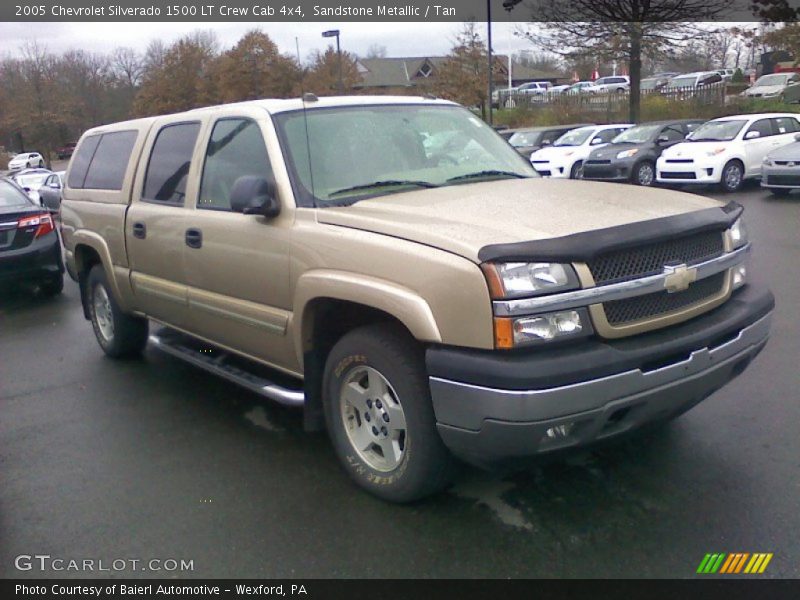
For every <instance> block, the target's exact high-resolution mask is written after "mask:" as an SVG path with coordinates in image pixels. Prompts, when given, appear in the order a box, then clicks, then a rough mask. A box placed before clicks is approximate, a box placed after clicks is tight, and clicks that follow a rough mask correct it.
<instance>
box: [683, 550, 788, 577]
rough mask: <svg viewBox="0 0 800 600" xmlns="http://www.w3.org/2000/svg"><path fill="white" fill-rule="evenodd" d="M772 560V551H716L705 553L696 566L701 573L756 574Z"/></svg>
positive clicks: (764, 569) (763, 569) (761, 571)
mask: <svg viewBox="0 0 800 600" xmlns="http://www.w3.org/2000/svg"><path fill="white" fill-rule="evenodd" d="M771 560H772V552H769V553H766V552H756V553H754V554H750V553H748V552H734V553H732V554H725V553H716V554H706V555H705V556H704V557H703V560H701V561H700V566H699V567H697V572H698V573H700V574H703V575H706V574H714V573H720V574H725V575H736V574H739V573H747V574H751V575H753V574H758V573H763V572H764V571H766V569H767V565H768V564H769V561H771Z"/></svg>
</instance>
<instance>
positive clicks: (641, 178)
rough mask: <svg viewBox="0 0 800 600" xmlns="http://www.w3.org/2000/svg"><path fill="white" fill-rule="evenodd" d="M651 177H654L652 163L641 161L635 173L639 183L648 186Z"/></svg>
mask: <svg viewBox="0 0 800 600" xmlns="http://www.w3.org/2000/svg"><path fill="white" fill-rule="evenodd" d="M653 179H655V172H654V170H653V165H651V164H650V163H642V164H641V165H639V170H638V173H637V180H638V183H639V185H642V186H650V185H653Z"/></svg>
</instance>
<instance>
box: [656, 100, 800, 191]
mask: <svg viewBox="0 0 800 600" xmlns="http://www.w3.org/2000/svg"><path fill="white" fill-rule="evenodd" d="M797 132H800V121H798V115H796V114H792V113H766V114H756V115H736V116H732V117H723V118H721V119H714V120H713V121H709V122H708V123H705V124H703V125H701V126H700V127H698V128H697V129H695V130H694V131H693V132H692V133H690V134H689V136H687V138H686V141H685V142H681V143H680V144H676V145H675V146H672V147H671V148H667V149H666V150H664V152H663V153H662V154H661V156H660V157H659V159H658V163H657V164H656V179H657V181H659V182H661V183H704V184H708V183H715V184H719V185H720V186H721V187H722V188H723V189H724V190H725V191H728V192H734V191H736V190H738V189H739V188H740V187H741V186H742V182H743V181H744V180H745V179H749V178H757V177H760V176H761V163H762V162H763V160H764V157H765V156H766V155H767V154H768V153H769V152H770V151H771V150H774V149H775V148H779V147H780V146H785V145H787V144H791V143H792V142H794V141H795V140H794V135H795V133H797Z"/></svg>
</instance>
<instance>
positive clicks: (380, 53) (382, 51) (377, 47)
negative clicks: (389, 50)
mask: <svg viewBox="0 0 800 600" xmlns="http://www.w3.org/2000/svg"><path fill="white" fill-rule="evenodd" d="M364 58H386V46H382V45H381V44H370V46H369V48H367V54H366V55H365V56H364Z"/></svg>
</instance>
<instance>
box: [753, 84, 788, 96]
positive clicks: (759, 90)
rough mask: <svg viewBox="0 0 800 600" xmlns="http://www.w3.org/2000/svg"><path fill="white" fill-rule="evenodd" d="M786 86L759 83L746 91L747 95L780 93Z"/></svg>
mask: <svg viewBox="0 0 800 600" xmlns="http://www.w3.org/2000/svg"><path fill="white" fill-rule="evenodd" d="M785 88H786V86H785V85H782V84H779V85H758V86H753V87H751V88H748V89H746V90H745V91H744V93H745V95H746V96H754V95H756V94H760V95H762V96H763V95H767V94H780V93H781V92H782V91H783V90H784V89H785Z"/></svg>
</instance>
